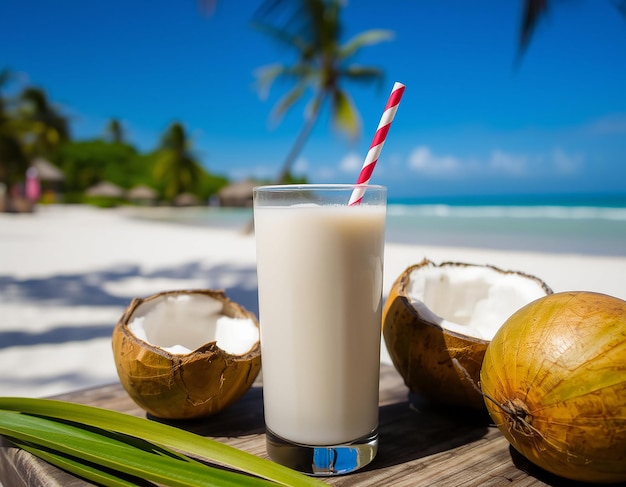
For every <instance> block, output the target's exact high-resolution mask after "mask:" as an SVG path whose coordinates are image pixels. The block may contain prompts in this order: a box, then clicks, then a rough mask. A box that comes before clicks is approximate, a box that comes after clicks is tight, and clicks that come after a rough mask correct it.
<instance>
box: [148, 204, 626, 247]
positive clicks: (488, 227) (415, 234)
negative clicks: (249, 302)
mask: <svg viewBox="0 0 626 487" xmlns="http://www.w3.org/2000/svg"><path fill="white" fill-rule="evenodd" d="M139 215H140V217H142V218H150V219H157V220H164V221H170V222H177V223H181V224H186V225H202V226H212V227H216V228H231V229H238V228H241V229H242V230H243V229H244V228H245V226H246V225H247V224H249V222H250V219H251V218H252V210H251V209H249V208H214V207H195V208H181V209H173V208H157V209H150V210H148V211H146V212H143V211H142V212H141V213H140V214H139ZM386 239H387V242H394V243H406V244H415V245H436V246H455V247H459V246H463V247H475V248H485V249H507V250H521V251H538V252H554V253H575V254H585V255H607V256H611V255H613V256H626V193H625V194H623V195H550V196H489V197H464V198H461V197H456V198H430V199H427V198H405V199H394V198H389V201H388V210H387V225H386Z"/></svg>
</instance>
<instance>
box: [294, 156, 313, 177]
mask: <svg viewBox="0 0 626 487" xmlns="http://www.w3.org/2000/svg"><path fill="white" fill-rule="evenodd" d="M308 169H309V163H308V161H307V160H306V159H305V158H304V157H299V158H298V159H297V160H296V163H295V164H294V165H293V168H292V171H291V172H292V173H293V174H295V175H298V176H299V175H302V174H306V172H307V170H308Z"/></svg>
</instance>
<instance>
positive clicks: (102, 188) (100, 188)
mask: <svg viewBox="0 0 626 487" xmlns="http://www.w3.org/2000/svg"><path fill="white" fill-rule="evenodd" d="M85 194H86V195H87V196H104V197H107V198H122V197H123V196H124V190H123V189H122V188H120V187H119V186H118V185H117V184H113V183H111V182H109V181H101V182H99V183H98V184H96V185H94V186H92V187H91V188H89V189H87V191H85Z"/></svg>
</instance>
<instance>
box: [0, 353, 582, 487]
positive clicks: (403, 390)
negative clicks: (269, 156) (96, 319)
mask: <svg viewBox="0 0 626 487" xmlns="http://www.w3.org/2000/svg"><path fill="white" fill-rule="evenodd" d="M55 399H62V400H66V401H72V402H76V403H82V404H88V405H92V406H98V407H104V408H108V409H112V410H116V411H121V412H124V413H128V414H132V415H135V416H143V417H145V412H144V411H143V410H142V409H140V408H139V407H138V406H137V405H135V403H134V402H133V401H132V400H131V399H130V398H129V396H128V395H127V394H126V392H125V391H124V389H123V388H122V386H121V385H120V384H111V385H107V386H103V387H97V388H93V389H87V390H81V391H78V392H73V393H70V394H64V395H61V396H57V397H55ZM170 424H174V425H176V426H178V427H181V428H184V429H187V430H190V431H193V432H195V433H199V434H201V435H204V436H207V437H210V438H213V439H216V440H218V441H221V442H223V443H227V444H229V445H232V446H235V447H237V448H240V449H242V450H246V451H248V452H250V453H253V454H255V455H259V456H261V457H264V458H267V455H266V453H265V434H264V431H265V430H264V423H263V402H262V393H261V382H260V379H259V380H258V381H257V382H256V383H255V384H254V385H253V387H252V388H251V389H250V390H249V391H248V392H247V393H246V395H245V396H244V397H243V398H241V399H240V400H239V401H237V403H235V404H234V405H232V406H231V407H230V408H228V409H227V410H225V411H223V412H222V413H220V414H217V415H215V416H212V417H210V418H206V419H203V420H194V421H186V422H171V423H170ZM379 433H380V445H379V450H378V455H377V456H376V458H375V459H374V461H373V462H372V463H371V464H369V465H367V466H366V467H365V468H363V469H362V470H359V471H357V472H355V473H352V474H348V475H345V476H339V477H327V478H322V479H321V480H322V481H323V482H326V483H328V484H329V485H337V486H359V487H360V486H395V487H404V486H411V487H414V486H418V487H419V486H429V487H430V486H446V487H450V486H464V487H471V486H476V487H478V486H480V487H486V486H520V487H521V486H544V485H550V486H558V487H560V486H574V485H577V483H575V482H572V481H568V480H565V479H562V478H559V477H555V476H553V475H550V474H548V473H546V472H544V471H542V470H539V469H538V468H536V467H534V466H533V465H532V464H529V462H527V461H526V460H525V459H524V458H523V457H521V456H520V455H519V454H517V453H516V452H515V451H514V450H513V449H512V448H510V446H509V443H508V442H507V441H506V439H505V438H504V437H503V436H502V435H501V434H500V432H499V431H498V429H497V428H496V427H494V426H493V425H490V423H489V418H488V417H487V415H486V413H485V414H484V415H482V414H476V413H474V412H468V411H462V410H458V409H457V410H446V409H443V408H441V407H435V406H432V405H429V404H427V403H424V402H423V401H420V400H419V398H417V397H416V396H414V395H412V394H409V390H408V389H407V387H406V386H405V385H404V382H403V380H402V378H401V377H400V375H399V374H398V373H397V372H396V370H395V369H394V368H393V367H392V366H390V365H383V366H382V367H381V382H380V428H379ZM0 440H1V438H0ZM0 485H4V487H22V486H24V487H26V486H29V487H30V486H39V485H41V486H46V487H55V486H59V487H61V486H62V487H78V486H86V485H92V484H90V483H88V482H85V481H84V480H81V479H78V478H76V477H73V476H72V475H70V474H68V473H66V472H64V471H61V470H59V469H57V468H56V467H53V466H52V465H49V464H47V463H46V462H44V461H42V460H39V459H38V458H36V457H33V456H32V455H30V454H29V453H27V452H25V451H23V450H20V449H18V448H15V447H13V446H11V445H10V444H9V443H8V442H7V441H6V440H4V441H1V442H0ZM579 485H581V486H583V485H584V486H587V487H588V486H589V484H579Z"/></svg>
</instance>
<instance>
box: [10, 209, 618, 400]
mask: <svg viewBox="0 0 626 487" xmlns="http://www.w3.org/2000/svg"><path fill="white" fill-rule="evenodd" d="M422 258H428V259H430V260H433V261H435V262H443V261H457V262H468V263H475V264H492V265H496V266H498V267H501V268H503V269H510V270H519V271H523V272H526V273H529V274H533V275H536V276H537V277H540V278H541V279H543V280H544V281H545V282H546V283H547V284H548V285H550V286H551V287H552V288H553V290H554V291H567V290H588V291H597V292H603V293H607V294H611V295H614V296H617V297H620V298H622V299H626V257H604V256H597V257H596V256H588V255H585V256H581V255H574V254H572V255H555V254H550V253H530V252H528V253H526V252H512V251H496V250H480V249H465V248H453V247H426V246H411V245H397V244H388V245H387V247H386V252H385V259H386V260H385V281H384V293H385V294H386V293H387V292H388V291H389V289H390V287H391V285H392V283H393V281H394V280H395V278H396V277H397V276H398V275H399V274H400V273H401V272H402V271H403V270H404V269H405V268H406V267H407V266H409V265H411V264H415V263H417V262H419V261H420V260H422ZM185 288H187V289H189V288H213V289H225V290H226V293H227V295H228V296H229V297H230V298H231V299H233V300H235V301H237V302H239V303H241V304H242V305H243V306H245V307H247V308H248V309H250V310H251V311H254V312H255V313H256V312H257V303H256V272H255V248H254V237H253V236H251V235H244V234H243V233H240V232H236V231H231V230H219V229H210V228H201V227H192V226H189V227H188V226H183V225H177V224H173V223H162V222H153V221H142V220H136V219H132V218H129V217H128V215H127V213H126V211H125V210H123V209H119V210H97V209H94V208H89V207H82V206H77V207H63V206H52V207H43V208H40V209H38V211H37V212H35V213H34V214H32V215H12V214H2V213H0V317H1V319H0V370H1V371H2V373H1V374H0V395H3V396H6V395H18V396H30V397H41V396H48V395H53V394H58V393H62V392H67V391H71V390H75V389H79V388H83V387H89V386H93V385H98V384H105V383H109V382H113V381H116V380H117V374H116V372H115V366H114V364H113V358H112V353H111V346H110V336H111V331H112V329H113V326H114V324H115V323H116V322H117V320H118V318H119V317H120V316H121V314H122V312H123V310H124V309H125V307H126V306H127V305H128V303H129V302H130V300H131V299H132V298H133V297H136V296H147V295H149V294H152V293H155V292H159V291H164V290H170V289H185Z"/></svg>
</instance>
